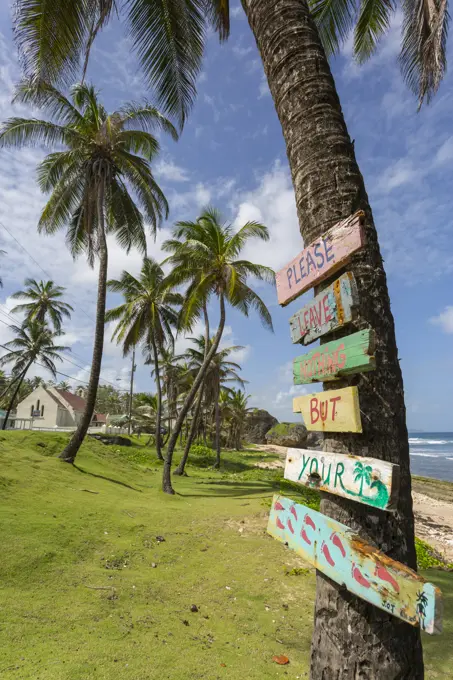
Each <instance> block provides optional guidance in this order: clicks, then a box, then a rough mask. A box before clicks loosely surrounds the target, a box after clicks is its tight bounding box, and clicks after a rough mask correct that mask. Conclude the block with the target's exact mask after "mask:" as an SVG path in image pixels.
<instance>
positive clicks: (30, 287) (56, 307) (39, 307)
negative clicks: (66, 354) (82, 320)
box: [11, 279, 74, 332]
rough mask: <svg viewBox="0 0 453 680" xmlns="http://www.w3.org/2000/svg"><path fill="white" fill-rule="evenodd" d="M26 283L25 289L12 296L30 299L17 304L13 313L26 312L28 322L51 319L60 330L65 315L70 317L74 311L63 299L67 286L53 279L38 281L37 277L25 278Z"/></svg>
mask: <svg viewBox="0 0 453 680" xmlns="http://www.w3.org/2000/svg"><path fill="white" fill-rule="evenodd" d="M24 285H25V289H24V290H19V291H17V293H13V294H12V295H11V298H12V299H13V300H28V302H25V303H23V304H21V305H17V306H16V307H14V309H12V310H11V313H12V314H16V313H23V312H25V322H26V323H28V322H29V321H31V320H36V321H39V323H42V324H44V323H47V322H48V321H51V322H52V324H53V327H54V328H55V331H57V332H59V331H60V330H61V323H62V321H63V317H66V318H67V319H69V318H70V317H71V312H72V311H74V310H73V308H72V307H71V305H69V304H68V303H67V302H63V301H62V300H61V297H62V296H63V294H64V291H65V288H63V286H56V285H55V284H54V282H53V281H36V280H35V279H25V282H24ZM47 317H48V318H47Z"/></svg>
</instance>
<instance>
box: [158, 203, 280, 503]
mask: <svg viewBox="0 0 453 680" xmlns="http://www.w3.org/2000/svg"><path fill="white" fill-rule="evenodd" d="M251 238H260V239H262V240H264V241H267V240H268V238H269V232H268V230H267V228H266V227H265V226H263V225H262V224H258V223H257V222H247V223H246V224H245V225H244V226H243V227H241V228H240V229H239V231H237V232H235V231H234V230H233V227H232V226H231V225H230V224H224V223H222V220H221V216H220V214H219V212H218V211H217V210H215V209H213V208H207V209H205V210H204V211H203V213H202V214H201V215H200V217H199V218H198V219H197V220H196V222H178V223H177V225H176V226H175V228H174V230H173V239H171V240H169V241H166V242H165V243H164V245H163V248H164V250H166V251H167V252H169V253H171V255H170V257H168V258H167V262H168V263H170V264H171V265H172V266H173V271H172V272H171V273H170V274H169V276H168V280H169V282H170V283H171V285H182V284H188V287H187V290H186V292H185V295H184V304H183V306H182V309H181V315H180V324H181V325H182V326H183V327H188V326H189V325H190V323H191V321H192V320H193V319H194V318H198V316H199V315H200V312H201V310H202V309H203V307H204V306H205V305H206V304H207V301H208V300H209V298H210V296H211V295H215V296H216V297H217V298H218V301H219V308H220V320H219V325H218V328H217V331H216V333H215V335H214V338H213V341H212V346H211V348H210V349H209V350H208V352H207V354H206V356H205V358H204V361H203V363H202V365H201V366H200V370H199V371H198V373H197V376H196V377H195V380H194V382H193V385H192V387H191V389H190V391H189V392H188V394H187V396H186V398H185V400H184V403H183V405H182V406H181V409H180V411H179V415H178V418H177V419H176V423H175V427H174V430H173V432H172V434H171V435H170V439H169V442H168V447H167V455H166V458H165V463H164V470H163V479H162V488H163V490H164V491H165V492H166V493H174V490H173V487H172V485H171V464H172V459H173V451H174V448H175V445H176V442H177V440H178V436H179V433H180V431H181V428H182V426H183V423H184V419H185V417H186V415H187V412H188V411H189V409H190V407H191V406H192V402H193V400H194V398H195V396H196V394H197V392H198V389H199V388H200V386H201V384H202V382H203V379H204V377H205V375H206V371H207V369H208V366H209V364H210V362H211V359H212V357H213V356H214V354H215V353H216V352H217V349H218V347H219V344H220V340H221V339H222V333H223V329H224V327H225V319H226V309H225V305H226V303H229V304H230V305H231V306H232V307H235V308H236V309H238V310H239V311H241V312H242V313H243V314H245V316H248V314H249V311H250V309H255V310H256V311H257V312H258V314H259V317H260V319H261V321H262V323H263V325H264V326H265V327H266V328H268V329H270V330H273V328H272V319H271V315H270V313H269V310H268V309H267V307H266V305H265V304H264V302H263V301H262V300H261V298H260V297H259V296H258V295H257V294H256V293H255V292H254V291H253V290H252V289H251V288H250V287H249V286H248V285H247V279H248V277H249V276H253V277H255V278H258V279H261V280H264V281H268V282H270V283H275V274H274V272H273V270H272V269H270V268H269V267H264V266H262V265H259V264H253V263H252V262H249V261H247V260H240V259H238V257H239V255H240V252H241V250H242V249H243V248H244V246H245V244H246V243H247V241H249V240H250V239H251Z"/></svg>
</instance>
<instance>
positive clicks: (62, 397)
mask: <svg viewBox="0 0 453 680" xmlns="http://www.w3.org/2000/svg"><path fill="white" fill-rule="evenodd" d="M85 405H86V401H85V399H83V398H82V397H79V396H77V395H76V394H72V392H67V391H66V390H59V389H58V388H56V387H38V388H37V389H36V390H34V391H33V392H31V394H29V395H28V397H25V399H24V400H23V401H21V402H20V403H19V404H18V405H17V409H16V428H20V427H23V426H24V425H23V424H24V423H25V422H27V421H28V422H31V424H32V425H31V426H32V427H33V428H45V429H47V428H49V429H55V428H59V427H62V428H63V427H64V428H75V427H76V426H77V425H78V424H79V422H80V419H81V418H82V415H83V412H84V410H85ZM106 422H107V418H106V416H105V415H104V414H102V413H95V414H94V416H93V420H92V422H91V426H90V427H92V428H94V427H99V428H102V427H103V426H105V425H106Z"/></svg>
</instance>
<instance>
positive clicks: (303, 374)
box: [293, 329, 376, 385]
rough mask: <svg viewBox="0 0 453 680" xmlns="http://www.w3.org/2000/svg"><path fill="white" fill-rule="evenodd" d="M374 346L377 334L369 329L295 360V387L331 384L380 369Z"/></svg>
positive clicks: (323, 346)
mask: <svg viewBox="0 0 453 680" xmlns="http://www.w3.org/2000/svg"><path fill="white" fill-rule="evenodd" d="M374 345H375V343H374V331H372V330H369V329H368V330H364V331H359V332H358V333H353V334H352V335H348V336H346V337H344V338H341V340H333V341H332V342H329V343H328V344H326V345H320V346H319V347H317V348H316V349H314V350H312V351H311V352H308V354H303V355H302V356H300V357H296V358H295V359H294V361H293V377H294V384H295V385H306V384H307V383H312V382H319V381H320V380H322V381H323V382H327V381H328V380H337V379H338V378H341V377H342V376H344V375H351V374H353V373H363V372H365V371H372V370H374V369H375V368H376V360H375V358H374Z"/></svg>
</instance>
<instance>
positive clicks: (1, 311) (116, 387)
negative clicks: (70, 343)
mask: <svg viewBox="0 0 453 680" xmlns="http://www.w3.org/2000/svg"><path fill="white" fill-rule="evenodd" d="M0 314H3V315H4V316H6V317H7V318H8V319H10V320H11V321H14V322H15V323H17V324H18V325H19V326H21V325H22V322H21V321H20V320H19V319H16V318H15V317H14V316H12V314H10V313H9V312H4V311H3V310H2V309H0ZM0 322H1V323H3V324H5V326H8V324H7V323H6V322H5V321H3V319H0ZM68 351H70V352H71V354H72V355H73V356H75V358H76V359H79V361H85V359H84V358H83V357H80V356H78V355H77V354H76V353H75V352H74V351H73V350H72V349H71V350H68ZM62 359H63V361H67V362H68V363H70V364H72V365H73V366H77V368H80V369H81V370H82V371H85V372H86V373H89V372H90V370H89V369H88V368H85V367H84V366H80V365H79V364H76V363H75V361H71V359H69V358H68V357H67V356H66V355H62ZM100 378H101V379H102V380H103V381H104V382H105V383H107V384H108V385H111V386H112V387H114V388H115V389H116V390H118V391H120V392H127V389H124V388H121V387H118V386H117V385H115V384H114V383H112V382H111V381H110V380H107V378H104V376H103V375H102V374H101V376H100ZM82 382H83V381H82Z"/></svg>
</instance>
